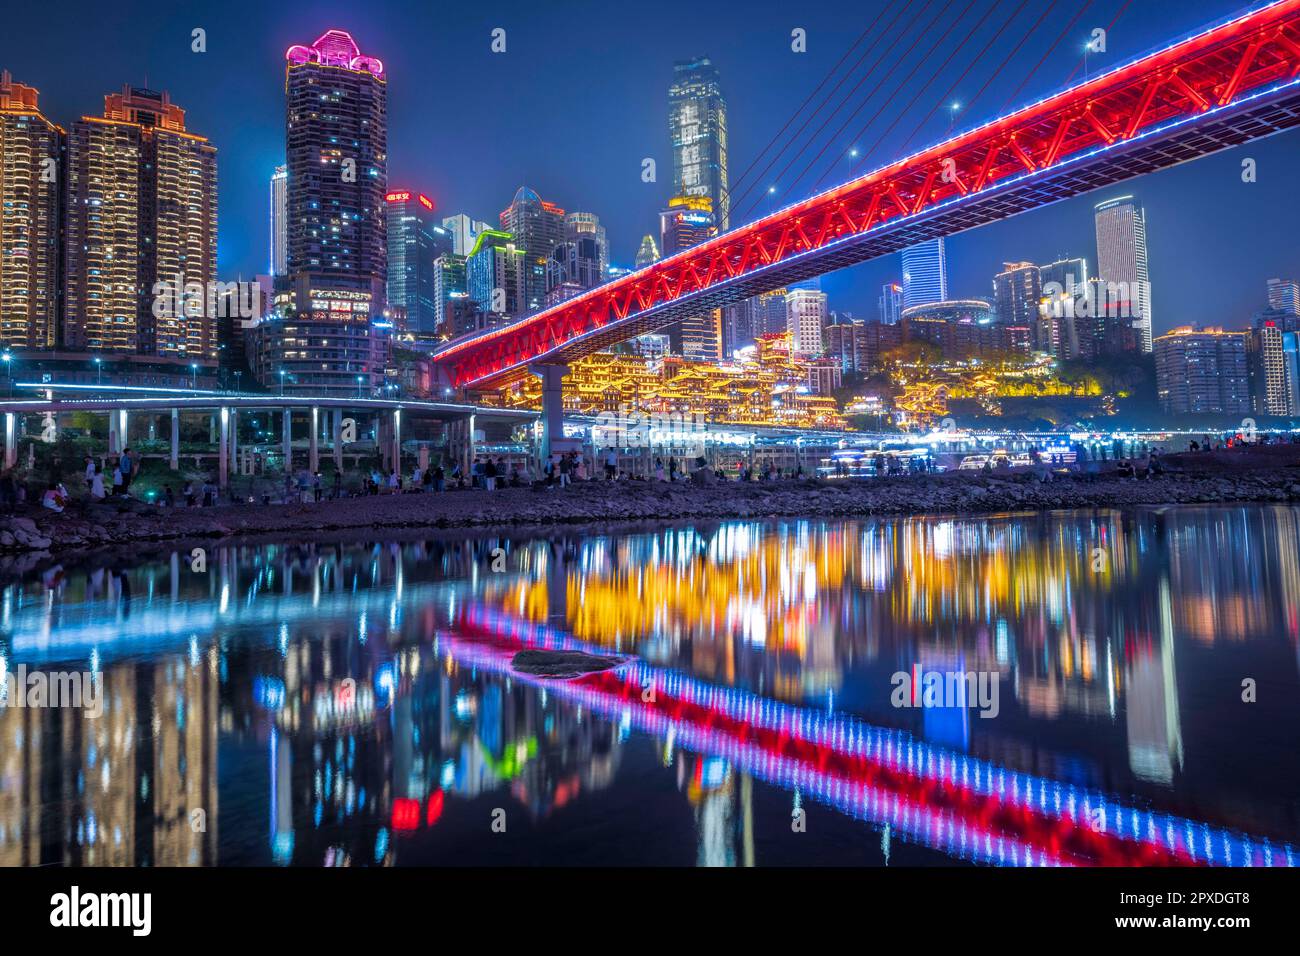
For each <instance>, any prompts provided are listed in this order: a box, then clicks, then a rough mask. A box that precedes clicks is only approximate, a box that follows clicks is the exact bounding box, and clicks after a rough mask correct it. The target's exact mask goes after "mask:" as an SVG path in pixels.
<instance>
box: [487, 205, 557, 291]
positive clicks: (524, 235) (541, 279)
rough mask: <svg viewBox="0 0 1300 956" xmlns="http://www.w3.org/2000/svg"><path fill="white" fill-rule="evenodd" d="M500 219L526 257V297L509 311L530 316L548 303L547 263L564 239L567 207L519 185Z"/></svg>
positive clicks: (504, 229) (502, 225) (503, 227)
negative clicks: (518, 307) (517, 307)
mask: <svg viewBox="0 0 1300 956" xmlns="http://www.w3.org/2000/svg"><path fill="white" fill-rule="evenodd" d="M500 218H501V229H502V230H503V231H505V232H508V233H510V234H511V236H513V237H514V244H515V246H516V248H517V249H518V250H519V251H520V252H522V253H523V256H524V261H523V268H524V298H523V300H522V303H521V306H520V309H519V310H518V311H510V312H509V314H510V315H517V316H522V315H527V314H529V313H532V312H536V311H538V310H539V309H541V308H543V307H544V306H545V305H546V266H547V262H548V261H549V260H550V258H551V253H552V251H554V249H555V247H556V246H557V245H559V244H560V243H561V242H563V241H564V230H565V225H564V210H563V209H561V208H560V207H559V206H557V205H555V203H552V202H547V201H546V200H544V199H543V198H542V197H541V196H539V195H537V193H536V192H534V191H533V190H531V189H529V188H528V187H527V186H520V187H519V189H518V191H516V192H515V198H514V199H513V200H511V202H510V205H509V206H507V207H506V208H505V209H503V210H502V211H501V217H500ZM479 304H480V305H482V304H483V303H481V302H480V303H479Z"/></svg>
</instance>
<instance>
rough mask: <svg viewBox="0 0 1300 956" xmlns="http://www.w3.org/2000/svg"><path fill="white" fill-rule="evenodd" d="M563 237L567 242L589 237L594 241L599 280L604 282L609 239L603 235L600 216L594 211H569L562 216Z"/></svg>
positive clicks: (607, 263) (603, 229)
mask: <svg viewBox="0 0 1300 956" xmlns="http://www.w3.org/2000/svg"><path fill="white" fill-rule="evenodd" d="M564 237H565V239H566V240H567V241H568V242H574V241H576V240H578V239H582V238H587V237H590V238H591V239H592V240H593V241H594V242H595V243H596V252H597V255H598V262H599V272H600V281H601V282H604V281H605V276H606V275H607V274H608V273H609V240H608V239H607V238H606V237H605V227H604V226H602V225H601V224H600V217H599V216H597V215H596V214H595V213H594V212H571V213H569V214H568V215H567V216H565V217H564Z"/></svg>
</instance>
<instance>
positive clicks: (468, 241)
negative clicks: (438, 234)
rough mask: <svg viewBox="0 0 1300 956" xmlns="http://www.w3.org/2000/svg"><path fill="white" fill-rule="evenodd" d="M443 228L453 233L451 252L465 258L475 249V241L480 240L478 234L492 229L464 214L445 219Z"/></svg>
mask: <svg viewBox="0 0 1300 956" xmlns="http://www.w3.org/2000/svg"><path fill="white" fill-rule="evenodd" d="M442 228H444V229H446V230H447V231H448V232H449V233H451V251H452V252H454V253H455V254H456V255H458V256H462V257H463V256H467V255H469V251H470V250H471V249H473V248H474V241H475V240H476V239H477V238H478V234H479V233H480V232H482V231H483V230H484V229H488V228H490V227H489V226H488V224H487V223H485V222H480V221H479V220H477V219H474V218H473V217H472V216H467V215H465V214H464V213H463V212H462V213H457V214H456V215H454V216H448V217H447V218H445V219H444V220H443V221H442Z"/></svg>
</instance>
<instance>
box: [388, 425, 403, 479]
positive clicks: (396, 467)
mask: <svg viewBox="0 0 1300 956" xmlns="http://www.w3.org/2000/svg"><path fill="white" fill-rule="evenodd" d="M392 435H393V447H392V451H391V452H390V453H389V457H390V458H391V460H392V465H391V466H390V467H391V468H392V470H393V471H395V472H397V476H398V477H399V478H400V477H401V476H402V410H401V409H400V408H394V409H393V424H392Z"/></svg>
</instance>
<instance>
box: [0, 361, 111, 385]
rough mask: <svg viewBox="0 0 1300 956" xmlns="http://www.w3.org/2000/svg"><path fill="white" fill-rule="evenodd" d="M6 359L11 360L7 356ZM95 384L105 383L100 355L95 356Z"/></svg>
mask: <svg viewBox="0 0 1300 956" xmlns="http://www.w3.org/2000/svg"><path fill="white" fill-rule="evenodd" d="M5 361H6V362H7V361H9V360H8V359H7V358H6V359H5ZM95 384H96V385H103V384H104V360H103V359H102V358H100V357H99V356H98V355H96V356H95Z"/></svg>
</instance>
